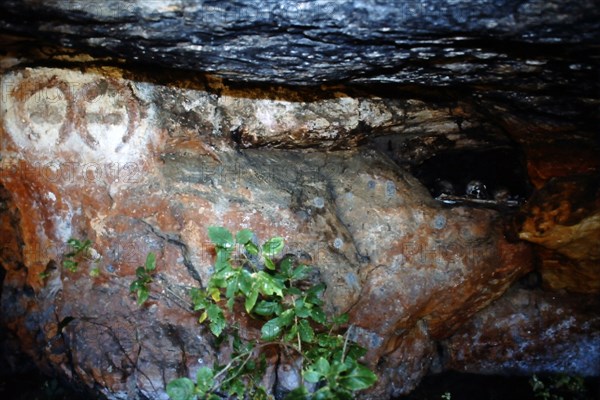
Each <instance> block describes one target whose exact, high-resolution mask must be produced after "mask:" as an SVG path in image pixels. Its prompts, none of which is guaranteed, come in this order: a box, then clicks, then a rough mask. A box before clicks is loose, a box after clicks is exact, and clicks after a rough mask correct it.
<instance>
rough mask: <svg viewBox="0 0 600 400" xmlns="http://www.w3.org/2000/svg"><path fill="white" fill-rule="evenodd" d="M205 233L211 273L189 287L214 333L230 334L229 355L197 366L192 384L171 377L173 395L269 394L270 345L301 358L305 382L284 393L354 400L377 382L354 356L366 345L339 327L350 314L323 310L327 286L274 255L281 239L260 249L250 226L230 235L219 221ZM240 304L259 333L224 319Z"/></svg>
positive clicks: (180, 399)
mask: <svg viewBox="0 0 600 400" xmlns="http://www.w3.org/2000/svg"><path fill="white" fill-rule="evenodd" d="M208 234H209V237H210V239H211V241H212V242H213V244H214V245H215V250H216V259H215V266H214V273H213V275H212V277H211V278H210V280H209V282H208V284H207V287H206V288H205V289H203V290H201V289H192V291H191V298H192V304H193V309H194V310H195V311H197V312H200V317H199V322H200V323H208V326H209V329H210V331H211V332H212V333H213V334H214V335H215V336H216V337H217V338H219V339H221V340H223V338H224V337H226V336H227V335H229V336H230V337H232V338H233V339H232V343H231V345H232V348H233V353H232V355H231V358H230V360H229V362H228V363H227V364H225V365H220V364H218V363H217V364H215V365H213V366H212V367H202V368H200V369H199V370H198V373H197V375H196V381H195V382H194V381H192V380H191V379H189V378H179V379H175V380H174V381H171V382H170V383H169V384H168V385H167V393H168V395H169V397H171V399H173V400H194V399H197V398H202V399H221V398H224V397H233V396H237V398H239V399H242V398H252V399H266V398H268V396H267V391H266V390H265V389H264V387H262V386H261V379H262V377H263V375H264V371H265V368H266V356H265V349H267V348H269V347H276V348H279V349H281V350H282V351H283V352H284V354H285V355H286V357H287V359H288V360H298V361H300V363H299V364H300V365H301V366H300V367H299V371H298V373H299V374H300V376H301V378H302V379H301V381H302V384H301V385H300V387H298V388H295V389H294V390H292V391H291V392H289V393H288V394H287V397H286V398H288V399H294V400H296V399H297V400H299V399H310V398H312V399H352V398H354V397H355V396H354V393H355V392H356V391H359V390H363V389H366V388H368V387H370V386H372V385H373V384H374V383H375V381H376V380H377V377H376V375H375V374H374V373H373V372H372V371H371V370H370V369H369V368H367V367H366V366H364V365H362V364H361V363H360V362H359V361H358V360H359V359H360V357H362V356H363V355H364V354H365V349H363V348H362V347H360V346H358V345H357V344H356V343H354V342H352V341H351V340H350V331H351V327H350V328H348V329H347V330H346V331H345V332H343V329H341V328H342V326H343V325H345V324H346V323H347V322H348V316H347V315H341V316H338V317H336V318H333V319H330V318H328V317H327V315H326V314H325V312H324V310H323V308H322V306H323V302H322V300H321V298H320V296H321V294H322V293H323V291H324V290H325V285H323V284H316V285H312V284H310V282H309V281H308V279H307V278H308V277H309V273H310V271H311V268H310V267H308V266H306V265H303V264H298V263H297V262H296V261H295V259H294V258H293V257H291V256H285V257H283V258H282V259H280V260H279V261H278V262H276V261H275V259H274V257H275V256H277V255H278V254H280V253H281V251H282V250H283V247H284V240H283V238H281V237H274V238H271V239H269V240H268V241H266V242H265V243H264V244H263V245H262V246H260V247H259V246H257V245H256V244H255V243H254V242H253V237H254V234H253V233H252V232H251V231H250V230H248V229H244V230H241V231H239V232H238V233H237V234H236V235H235V238H234V236H233V235H232V234H231V232H229V231H228V230H227V229H225V228H222V227H210V228H209V230H208ZM236 249H237V250H239V251H237V252H236ZM242 310H243V311H245V312H246V313H247V315H248V316H249V317H250V318H252V319H253V321H254V322H258V323H259V326H260V338H259V339H255V340H247V339H242V338H241V335H240V334H239V332H238V327H237V326H236V325H234V324H230V323H229V320H230V319H231V318H229V317H230V316H231V315H232V314H234V313H240V312H242ZM225 334H227V335H225Z"/></svg>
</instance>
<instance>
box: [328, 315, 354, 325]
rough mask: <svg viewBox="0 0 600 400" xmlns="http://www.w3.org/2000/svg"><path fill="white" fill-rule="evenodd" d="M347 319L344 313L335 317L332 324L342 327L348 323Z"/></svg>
mask: <svg viewBox="0 0 600 400" xmlns="http://www.w3.org/2000/svg"><path fill="white" fill-rule="evenodd" d="M349 318H350V317H349V316H348V314H346V313H344V314H340V315H338V316H337V317H335V318H334V319H333V321H332V322H333V323H334V324H335V325H344V324H345V323H347V322H348V319H349Z"/></svg>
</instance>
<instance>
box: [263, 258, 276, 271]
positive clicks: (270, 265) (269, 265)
mask: <svg viewBox="0 0 600 400" xmlns="http://www.w3.org/2000/svg"><path fill="white" fill-rule="evenodd" d="M263 258H264V260H265V267H267V269H270V270H271V271H275V269H276V268H277V267H276V266H275V263H274V262H273V260H271V259H270V258H269V257H267V256H264V257H263Z"/></svg>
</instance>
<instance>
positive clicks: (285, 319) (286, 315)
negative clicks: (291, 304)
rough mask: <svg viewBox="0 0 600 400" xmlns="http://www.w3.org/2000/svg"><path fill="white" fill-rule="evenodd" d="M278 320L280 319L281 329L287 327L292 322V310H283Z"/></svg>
mask: <svg viewBox="0 0 600 400" xmlns="http://www.w3.org/2000/svg"><path fill="white" fill-rule="evenodd" d="M279 318H280V319H281V323H282V326H283V327H285V326H288V325H289V324H291V323H292V321H293V320H294V310H285V311H284V312H282V313H281V315H280V316H279Z"/></svg>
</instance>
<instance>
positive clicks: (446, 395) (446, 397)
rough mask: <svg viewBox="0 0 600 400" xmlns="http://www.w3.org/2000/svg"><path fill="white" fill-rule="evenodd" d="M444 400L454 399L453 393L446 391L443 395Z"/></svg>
mask: <svg viewBox="0 0 600 400" xmlns="http://www.w3.org/2000/svg"><path fill="white" fill-rule="evenodd" d="M442 400H452V393H450V392H446V393H444V394H443V395H442Z"/></svg>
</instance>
